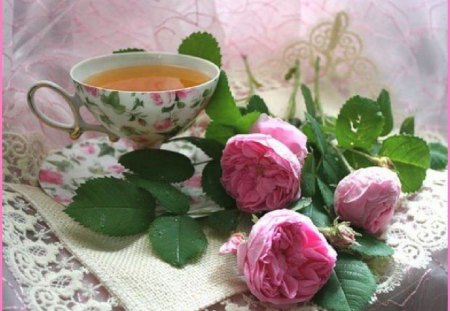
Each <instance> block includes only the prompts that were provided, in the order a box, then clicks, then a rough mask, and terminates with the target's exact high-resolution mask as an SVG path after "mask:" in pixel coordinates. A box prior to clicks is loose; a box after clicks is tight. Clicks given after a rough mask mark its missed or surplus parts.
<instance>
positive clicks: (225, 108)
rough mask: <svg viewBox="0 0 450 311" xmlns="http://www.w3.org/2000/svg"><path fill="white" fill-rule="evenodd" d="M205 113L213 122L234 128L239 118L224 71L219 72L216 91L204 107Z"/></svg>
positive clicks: (239, 114)
mask: <svg viewBox="0 0 450 311" xmlns="http://www.w3.org/2000/svg"><path fill="white" fill-rule="evenodd" d="M206 113H207V114H208V116H209V117H210V118H211V119H212V120H213V121H216V122H218V123H220V124H223V125H228V126H235V124H236V121H237V120H239V119H240V118H241V113H240V112H239V108H238V107H237V106H236V102H235V101H234V98H233V95H232V94H231V91H230V87H229V86H228V78H227V75H226V74H225V72H224V71H221V72H220V77H219V81H218V82H217V87H216V90H215V92H214V94H213V96H212V97H211V100H210V101H209V103H208V106H206Z"/></svg>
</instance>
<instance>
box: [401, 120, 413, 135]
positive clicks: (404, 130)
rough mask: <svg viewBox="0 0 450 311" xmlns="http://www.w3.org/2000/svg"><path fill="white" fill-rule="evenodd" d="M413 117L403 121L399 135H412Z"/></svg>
mask: <svg viewBox="0 0 450 311" xmlns="http://www.w3.org/2000/svg"><path fill="white" fill-rule="evenodd" d="M414 123H415V122H414V117H408V118H406V119H405V120H403V122H402V125H401V126H400V134H410V135H414Z"/></svg>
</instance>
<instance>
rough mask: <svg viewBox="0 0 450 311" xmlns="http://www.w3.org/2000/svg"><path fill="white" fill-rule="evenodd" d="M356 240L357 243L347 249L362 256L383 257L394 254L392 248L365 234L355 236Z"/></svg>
mask: <svg viewBox="0 0 450 311" xmlns="http://www.w3.org/2000/svg"><path fill="white" fill-rule="evenodd" d="M356 242H358V243H359V245H358V244H353V245H351V246H350V247H349V249H350V250H351V251H353V252H355V253H358V254H360V255H363V256H370V257H385V256H391V255H392V254H394V250H393V249H392V248H391V247H390V246H389V245H387V244H386V243H384V242H383V241H380V240H378V239H376V238H374V237H372V236H370V235H367V234H362V235H361V236H357V237H356Z"/></svg>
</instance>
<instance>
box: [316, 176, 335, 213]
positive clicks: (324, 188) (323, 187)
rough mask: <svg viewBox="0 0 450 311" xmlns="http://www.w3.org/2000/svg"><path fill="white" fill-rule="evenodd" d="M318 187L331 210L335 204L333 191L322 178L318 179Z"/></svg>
mask: <svg viewBox="0 0 450 311" xmlns="http://www.w3.org/2000/svg"><path fill="white" fill-rule="evenodd" d="M317 185H318V186H319V190H320V193H321V194H322V198H323V202H324V203H325V205H326V206H327V207H328V208H329V209H330V208H331V207H332V206H333V204H334V193H333V191H332V190H331V189H330V187H328V185H327V184H326V183H324V182H323V181H322V179H320V178H317Z"/></svg>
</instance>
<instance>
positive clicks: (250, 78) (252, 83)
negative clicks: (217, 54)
mask: <svg viewBox="0 0 450 311" xmlns="http://www.w3.org/2000/svg"><path fill="white" fill-rule="evenodd" d="M241 57H242V61H243V62H244V66H245V72H246V73H247V79H248V86H249V88H250V89H249V91H248V93H249V95H248V97H251V96H252V95H253V94H255V87H256V88H257V89H258V88H260V87H262V84H261V83H260V82H259V81H258V80H256V78H255V76H254V75H253V73H252V71H251V69H250V65H249V63H248V60H247V55H242V56H241Z"/></svg>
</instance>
